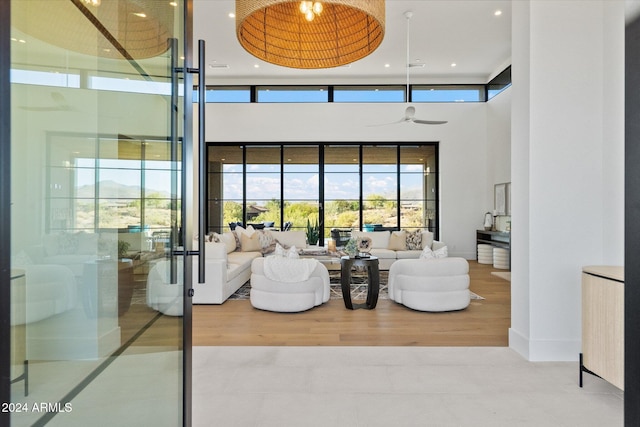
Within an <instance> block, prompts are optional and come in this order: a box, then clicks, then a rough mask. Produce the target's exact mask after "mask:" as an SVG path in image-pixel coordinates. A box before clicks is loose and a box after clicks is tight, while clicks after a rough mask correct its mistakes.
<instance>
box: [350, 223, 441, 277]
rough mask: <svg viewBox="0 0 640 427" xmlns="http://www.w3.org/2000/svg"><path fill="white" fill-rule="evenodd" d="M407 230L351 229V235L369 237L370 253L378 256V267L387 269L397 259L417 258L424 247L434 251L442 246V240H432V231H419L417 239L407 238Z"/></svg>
mask: <svg viewBox="0 0 640 427" xmlns="http://www.w3.org/2000/svg"><path fill="white" fill-rule="evenodd" d="M407 234H408V232H406V231H404V230H401V231H393V232H390V231H353V232H352V233H351V237H352V238H353V237H355V238H358V237H361V236H362V237H369V238H371V244H372V249H371V252H370V255H372V256H376V257H378V263H379V266H378V268H379V269H380V270H389V268H390V267H391V265H392V264H393V263H394V262H395V261H396V260H399V259H417V258H420V254H421V253H422V251H423V250H424V248H426V247H429V248H431V249H432V250H434V251H436V250H438V249H440V248H442V247H444V246H446V245H445V244H444V243H443V242H439V241H437V240H433V233H432V232H430V231H422V232H419V233H418V234H420V238H419V241H418V239H416V237H417V236H414V238H413V239H409V241H408V239H407Z"/></svg>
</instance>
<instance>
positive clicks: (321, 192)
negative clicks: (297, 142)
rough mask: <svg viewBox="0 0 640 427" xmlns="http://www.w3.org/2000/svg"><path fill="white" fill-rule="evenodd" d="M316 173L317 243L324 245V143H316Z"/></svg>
mask: <svg viewBox="0 0 640 427" xmlns="http://www.w3.org/2000/svg"><path fill="white" fill-rule="evenodd" d="M330 93H332V92H330ZM318 175H319V177H318V178H319V179H318V181H319V182H318V193H319V194H318V202H319V206H318V222H319V224H318V225H319V227H320V231H319V232H320V239H319V240H318V244H319V245H320V246H324V144H318Z"/></svg>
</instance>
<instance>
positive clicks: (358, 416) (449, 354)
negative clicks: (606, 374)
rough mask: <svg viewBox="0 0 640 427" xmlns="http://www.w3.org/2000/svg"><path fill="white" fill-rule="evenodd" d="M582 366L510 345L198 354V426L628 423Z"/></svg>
mask: <svg viewBox="0 0 640 427" xmlns="http://www.w3.org/2000/svg"><path fill="white" fill-rule="evenodd" d="M622 425H623V393H622V391H620V390H618V389H617V388H615V387H614V386H612V385H610V384H609V383H607V382H605V381H604V380H601V379H599V378H597V377H593V376H590V375H586V374H585V384H584V388H582V389H581V388H579V387H578V366H577V362H575V363H567V362H552V363H531V362H527V361H526V360H524V359H523V358H522V357H521V356H520V355H518V354H517V353H515V352H514V351H512V350H510V349H509V348H504V347H500V348H497V347H468V348H467V347H462V348H461V347H457V348H443V347H420V348H413V347H194V350H193V426H194V427H205V426H206V427H210V426H225V427H229V426H239V427H245V426H246V427H252V426H260V427H263V426H264V427H266V426H277V427H286V426H296V427H302V426H304V427H306V426H322V427H328V426H331V427H337V426H349V427H360V426H385V427H388V426H394V427H395V426H399V427H408V426H474V427H479V426H491V427H498V426H509V427H511V426H545V427H548V426H598V427H601V426H607V427H609V426H622Z"/></svg>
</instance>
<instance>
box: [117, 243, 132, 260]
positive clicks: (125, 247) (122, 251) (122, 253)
mask: <svg viewBox="0 0 640 427" xmlns="http://www.w3.org/2000/svg"><path fill="white" fill-rule="evenodd" d="M130 246H131V244H130V243H129V242H125V241H124V240H118V258H119V259H122V258H126V256H127V251H129V247H130Z"/></svg>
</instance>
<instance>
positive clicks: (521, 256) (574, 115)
mask: <svg viewBox="0 0 640 427" xmlns="http://www.w3.org/2000/svg"><path fill="white" fill-rule="evenodd" d="M512 13H513V26H512V28H513V68H512V71H513V87H514V91H513V111H512V182H513V188H512V192H513V202H514V203H513V206H512V208H513V215H512V219H513V231H512V236H513V252H512V255H513V261H512V269H513V274H512V283H511V285H512V321H511V323H512V326H511V330H510V340H509V342H510V346H511V347H512V348H514V349H516V350H517V351H519V352H520V353H521V354H523V355H524V356H525V357H527V358H528V359H530V360H577V358H578V354H579V352H580V348H581V345H580V344H581V343H580V333H581V330H580V319H581V303H580V301H581V298H580V295H581V291H580V271H581V268H582V266H584V265H590V264H603V263H609V262H614V263H617V264H622V261H623V259H622V257H621V255H622V250H623V234H622V232H621V231H622V230H621V229H620V228H619V227H614V228H613V232H611V231H612V227H611V223H612V222H616V223H617V222H618V221H622V209H623V201H622V195H621V194H619V191H621V188H619V187H618V186H620V185H621V181H620V177H619V175H618V174H617V173H614V174H611V171H617V170H620V169H622V168H623V161H624V155H623V151H622V148H623V147H622V144H623V139H622V135H621V124H620V121H619V120H615V119H610V118H609V117H608V116H609V115H611V114H614V115H619V116H621V115H622V102H621V100H622V98H621V97H622V94H621V92H620V91H621V90H622V87H621V85H620V84H617V83H614V84H613V85H610V84H609V83H610V82H619V81H623V78H624V75H623V69H622V64H623V60H624V57H623V55H622V53H623V52H622V51H621V49H619V48H617V47H616V46H620V45H624V38H623V36H624V33H623V30H624V26H623V20H624V5H623V3H622V2H621V1H591V2H574V1H555V2H541V1H531V2H528V1H521V2H514V4H513V10H512ZM609 91H610V92H611V93H606V92H609ZM610 185H613V186H614V187H615V188H609V186H610ZM611 193H613V194H611ZM605 204H607V209H605V206H604V205H605ZM605 236H606V237H605ZM606 248H608V250H609V251H610V254H608V255H607V256H605V254H604V252H605V249H606Z"/></svg>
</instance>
